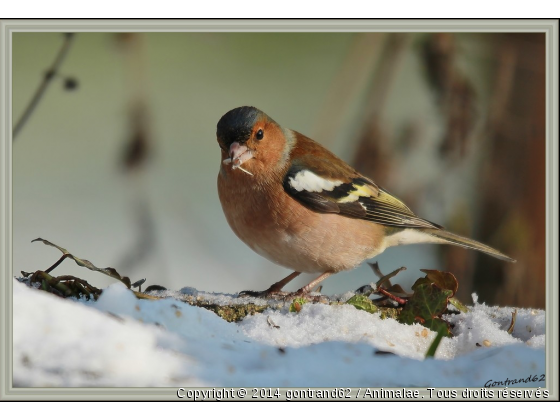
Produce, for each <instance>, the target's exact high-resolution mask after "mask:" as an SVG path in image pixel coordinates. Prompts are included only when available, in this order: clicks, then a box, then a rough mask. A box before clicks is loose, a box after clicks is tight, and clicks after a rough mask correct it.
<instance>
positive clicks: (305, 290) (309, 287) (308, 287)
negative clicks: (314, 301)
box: [287, 271, 334, 298]
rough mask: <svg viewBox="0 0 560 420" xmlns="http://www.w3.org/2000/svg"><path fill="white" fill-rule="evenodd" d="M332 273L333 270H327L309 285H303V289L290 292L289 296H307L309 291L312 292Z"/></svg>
mask: <svg viewBox="0 0 560 420" xmlns="http://www.w3.org/2000/svg"><path fill="white" fill-rule="evenodd" d="M331 274H334V273H333V272H332V271H326V272H324V273H323V274H321V275H320V276H319V277H317V278H316V279H315V280H312V281H311V282H309V283H308V284H307V285H305V286H303V287H302V288H301V289H299V290H298V291H297V292H294V293H290V294H289V295H288V296H287V298H295V297H300V296H305V295H308V294H309V293H311V291H312V290H313V289H314V288H315V287H316V286H317V285H318V284H319V283H321V282H322V281H323V280H325V279H326V278H327V277H329V276H330V275H331Z"/></svg>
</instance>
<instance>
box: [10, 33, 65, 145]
mask: <svg viewBox="0 0 560 420" xmlns="http://www.w3.org/2000/svg"><path fill="white" fill-rule="evenodd" d="M73 38H74V34H73V33H65V34H64V42H63V44H62V46H61V47H60V50H59V51H58V54H57V56H56V58H55V60H54V62H53V64H52V65H51V67H50V68H49V69H48V70H47V71H46V72H45V75H44V76H43V81H42V82H41V84H40V85H39V88H38V89H37V91H36V92H35V95H33V98H32V99H31V102H29V105H27V108H25V111H24V112H23V114H22V115H21V117H20V118H19V120H18V122H17V124H16V125H15V127H14V130H13V132H12V141H15V139H16V137H17V135H18V134H19V132H20V131H21V129H22V128H23V126H24V125H25V123H26V122H27V120H28V119H29V117H30V116H31V114H32V113H33V111H34V110H35V108H36V107H37V104H38V103H39V101H40V100H41V98H42V97H43V95H44V94H45V91H46V90H47V87H48V86H49V84H50V83H51V82H52V80H53V79H54V77H55V76H56V75H57V73H58V69H59V68H60V66H61V65H62V62H63V61H64V58H65V57H66V54H67V53H68V50H69V49H70V45H71V44H72V39H73Z"/></svg>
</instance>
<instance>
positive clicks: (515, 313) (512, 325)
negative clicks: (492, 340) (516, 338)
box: [507, 309, 517, 334]
mask: <svg viewBox="0 0 560 420" xmlns="http://www.w3.org/2000/svg"><path fill="white" fill-rule="evenodd" d="M516 319H517V309H516V310H515V311H513V312H512V313H511V324H509V328H508V330H507V332H508V334H512V333H513V327H515V320H516Z"/></svg>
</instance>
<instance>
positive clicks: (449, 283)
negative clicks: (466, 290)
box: [412, 269, 459, 297]
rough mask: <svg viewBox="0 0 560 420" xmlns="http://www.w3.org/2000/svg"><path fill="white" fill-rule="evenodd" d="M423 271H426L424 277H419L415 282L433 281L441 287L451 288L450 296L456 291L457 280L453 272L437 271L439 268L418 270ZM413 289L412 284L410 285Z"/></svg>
mask: <svg viewBox="0 0 560 420" xmlns="http://www.w3.org/2000/svg"><path fill="white" fill-rule="evenodd" d="M420 271H422V272H423V273H426V277H424V278H423V279H419V280H418V281H417V282H416V283H415V285H416V284H424V283H434V284H436V285H437V286H438V287H440V288H441V289H446V290H451V291H452V292H453V293H452V294H451V296H450V297H453V296H455V293H457V289H458V288H459V282H458V281H457V279H456V278H455V276H454V275H453V274H451V273H450V272H448V271H439V270H427V269H424V270H420ZM412 290H414V286H413V287H412Z"/></svg>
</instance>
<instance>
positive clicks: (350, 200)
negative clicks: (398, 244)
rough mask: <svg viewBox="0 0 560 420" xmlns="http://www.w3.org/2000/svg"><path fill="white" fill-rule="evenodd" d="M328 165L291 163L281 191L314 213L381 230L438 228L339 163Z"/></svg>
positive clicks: (308, 158)
mask: <svg viewBox="0 0 560 420" xmlns="http://www.w3.org/2000/svg"><path fill="white" fill-rule="evenodd" d="M330 163H331V164H330V165H325V162H324V161H321V159H320V158H319V157H317V156H306V157H305V159H304V160H303V159H298V160H295V161H294V162H292V166H291V167H290V168H289V170H288V171H287V173H286V175H285V177H284V183H283V185H284V190H285V191H286V192H287V193H288V194H289V195H291V196H292V197H293V198H294V199H296V200H297V201H299V202H300V203H302V204H303V205H305V206H306V207H308V208H309V209H311V210H314V211H317V212H322V213H338V214H340V215H342V216H347V217H354V218H358V219H364V220H370V221H372V222H375V223H379V224H381V225H385V226H393V227H401V228H409V227H412V228H432V229H434V228H435V229H440V228H441V226H439V225H436V224H435V223H432V222H429V221H427V220H424V219H421V218H419V217H417V216H416V215H415V214H414V213H413V212H412V211H411V210H410V209H409V208H408V207H407V206H406V205H405V204H404V203H403V202H402V201H400V200H399V199H398V198H396V197H394V196H393V195H391V194H389V193H388V192H387V191H385V190H384V189H383V188H380V187H378V186H377V185H375V183H374V182H373V181H371V180H370V179H368V178H366V177H363V176H362V175H360V174H359V173H358V172H356V171H354V170H353V169H352V168H351V167H350V166H348V165H346V164H345V163H343V162H342V161H340V163H339V162H337V165H332V161H330Z"/></svg>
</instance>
